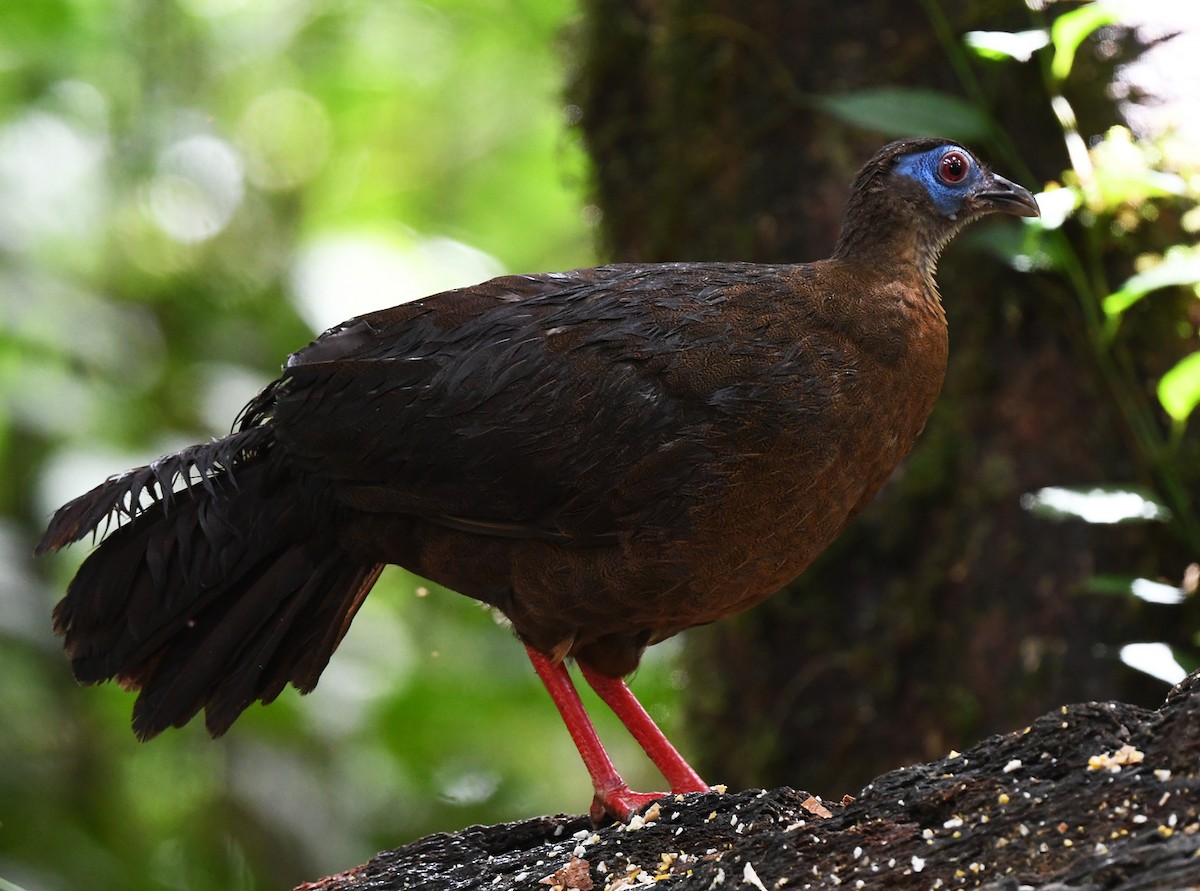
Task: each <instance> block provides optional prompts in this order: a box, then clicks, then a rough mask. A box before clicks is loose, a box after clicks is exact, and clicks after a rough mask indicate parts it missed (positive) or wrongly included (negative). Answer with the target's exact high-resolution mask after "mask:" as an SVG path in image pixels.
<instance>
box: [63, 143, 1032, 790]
mask: <svg viewBox="0 0 1200 891" xmlns="http://www.w3.org/2000/svg"><path fill="white" fill-rule="evenodd" d="M947 146H949V144H948V143H946V142H945V141H939V140H932V141H931V140H922V141H913V142H910V143H904V144H895V145H893V146H890V147H888V149H885V150H884V151H883V152H881V153H880V154H879V155H877V156H876V158H875V159H873V160H872V162H871V163H869V164H868V165H867V166H866V167H864V169H863V171H862V173H860V175H859V178H858V181H857V182H856V184H855V187H854V190H853V192H852V197H851V200H850V203H849V205H848V210H847V221H846V224H845V228H844V231H843V234H842V237H841V239H840V241H839V244H838V249H837V250H836V251H835V253H834V255H833V257H831V258H830V259H828V260H822V261H818V262H815V263H809V264H800V265H778V266H775V265H771V266H767V265H754V264H745V263H703V264H701V263H674V264H655V265H648V266H637V265H615V266H602V267H598V268H592V269H580V270H575V271H572V272H565V273H554V274H545V275H529V276H508V277H503V278H498V279H493V280H491V281H489V282H485V283H483V284H480V285H478V286H475V287H472V288H465V289H460V290H456V291H450V292H446V293H443V294H438V295H435V296H432V297H429V298H426V299H424V300H421V301H416V302H413V303H409V304H404V305H401V306H398V307H394V308H392V309H388V310H383V311H380V312H376V313H372V314H370V315H366V316H363V317H361V318H358V319H354V320H351V321H350V322H347V323H345V324H343V325H341V326H338V327H337V328H334V329H332V330H331V331H329V332H326V333H325V334H324V335H323V336H322V337H321V338H319V339H318V340H316V341H314V342H313V343H312V344H310V345H309V346H308V347H306V348H304V349H302V350H300V351H299V352H298V353H296V354H295V355H293V356H292V357H291V358H290V360H289V361H288V364H287V366H286V367H285V369H284V373H283V375H282V376H281V377H280V379H279V380H277V381H276V382H275V383H273V384H272V385H270V386H269V387H268V388H267V389H266V390H264V391H263V392H262V393H261V394H260V395H259V396H258V397H257V398H256V399H255V400H254V401H253V402H252V403H251V404H250V405H249V406H248V407H247V410H246V412H245V413H244V414H243V417H242V419H241V421H240V424H239V426H238V429H237V430H236V431H235V432H234V433H233V434H231V435H230V436H229V437H226V438H225V439H224V440H219V441H216V442H214V443H211V444H208V445H205V446H197V447H194V448H193V449H190V450H186V451H185V452H183V453H179V454H177V455H172V456H167V457H166V458H164V459H162V460H161V461H160V462H157V463H156V465H152V466H151V467H150V468H143V469H140V470H136V471H131V472H130V473H129V474H126V475H125V476H123V477H118V478H114V479H113V480H110V481H109V482H107V483H105V484H103V485H102V486H100V487H98V488H97V489H96V490H94V491H93V492H91V493H89V494H88V495H85V496H83V497H82V498H80V499H77V500H76V501H75V502H72V503H71V504H69V505H67V506H66V507H64V508H63V509H62V510H61V511H60V512H59V514H58V515H57V516H56V517H55V520H54V521H53V523H52V524H51V527H50V530H49V531H48V532H47V535H46V537H45V539H44V540H43V543H42V546H41V547H42V549H53V548H57V547H60V546H62V545H63V544H66V543H67V542H69V541H73V540H76V539H78V538H80V537H82V536H83V535H85V534H87V533H88V532H89V531H91V530H92V529H94V528H96V527H97V526H98V525H100V524H101V523H103V522H105V520H106V519H108V518H109V517H110V516H111V515H112V514H114V513H118V514H120V513H124V514H127V515H132V520H131V522H129V523H127V524H126V525H124V526H122V527H121V528H120V529H118V530H116V531H115V532H114V533H113V534H111V535H110V536H109V537H108V538H107V539H106V540H105V542H104V543H103V544H102V545H101V547H100V548H99V549H98V550H97V551H96V552H95V553H94V554H93V555H92V556H91V557H89V558H88V560H87V561H86V562H85V563H84V565H83V567H82V568H81V569H80V572H79V575H78V576H77V577H76V579H75V581H74V582H73V583H72V585H71V589H70V591H69V592H68V595H67V597H66V598H65V599H64V601H63V602H62V603H61V604H60V605H59V607H58V608H57V610H56V612H55V620H56V626H57V627H58V629H59V631H60V632H62V633H63V634H64V635H65V637H66V647H67V651H68V653H69V654H70V655H71V656H72V659H73V661H74V666H75V671H76V674H77V676H78V677H80V679H81V680H84V681H97V680H102V679H105V678H110V677H116V678H117V679H118V680H121V681H122V682H124V683H126V684H127V685H129V686H133V687H137V688H140V689H141V690H142V694H141V696H140V697H139V701H138V705H137V707H136V708H135V727H136V728H137V730H138V732H139V733H141V734H143V735H152V734H154V733H156V732H158V731H159V730H161V729H163V728H164V727H166V726H169V725H171V724H181V723H183V722H185V721H187V720H188V719H189V718H191V717H192V716H193V715H194V714H195V713H196V712H197V711H198V710H199V709H201V708H206V709H207V721H208V725H209V728H210V729H211V730H212V731H213V732H214V733H220V732H223V731H224V730H225V729H227V728H228V726H229V724H230V723H231V722H232V721H233V719H234V718H236V716H237V715H238V714H239V713H240V712H241V711H242V710H243V709H244V708H245V707H246V706H248V705H249V704H250V703H251V702H253V701H254V700H256V699H262V700H263V701H269V700H270V699H272V698H274V696H276V695H277V694H278V693H279V691H280V690H281V689H282V688H283V686H285V685H286V684H287V683H288V682H289V681H290V682H292V683H294V684H296V686H298V687H300V688H301V689H303V690H307V689H311V687H312V686H313V685H314V684H315V683H316V680H317V677H318V676H319V674H320V672H321V670H322V669H323V668H324V666H325V664H326V662H327V661H328V659H329V657H330V655H331V654H332V652H333V649H334V648H335V647H336V646H337V644H338V642H339V641H340V640H341V637H342V635H344V633H345V631H346V628H347V627H348V625H349V622H350V620H351V619H352V618H353V615H354V613H355V611H356V610H357V609H358V607H359V605H360V604H361V602H362V599H363V597H365V595H366V593H367V591H369V589H370V586H371V584H373V582H374V580H375V578H376V577H377V576H378V573H379V571H380V570H381V569H382V567H383V565H384V564H388V563H395V564H399V565H401V566H404V567H406V568H408V569H410V570H412V571H414V572H416V573H418V574H420V575H422V576H424V577H426V578H429V579H431V580H433V581H435V582H438V583H440V584H442V585H445V586H447V587H449V588H452V589H454V590H456V591H459V592H461V593H463V594H466V595H468V596H471V597H474V598H476V599H478V600H481V601H483V602H485V603H488V604H491V605H492V606H494V607H496V608H497V609H498V610H500V611H501V612H502V613H504V615H505V616H507V617H508V619H509V620H510V621H511V622H512V624H513V627H514V628H515V630H516V632H517V634H518V635H519V636H520V637H521V639H522V640H523V641H524V642H525V643H526V645H527V646H528V647H529V648H530V649H531V652H533V653H535V654H540V656H541V657H544V658H545V659H546V660H548V664H551V665H553V664H557V663H561V661H562V660H563V659H564V658H566V657H568V656H571V657H575V658H577V659H578V660H579V661H580V663H581V665H584V666H585V667H586V668H587V669H589V670H590V671H591V672H592V673H594V674H597V675H599V676H604V677H619V676H621V675H624V674H627V673H628V672H630V671H631V670H632V669H633V668H635V667H636V665H637V662H638V659H639V658H640V656H641V653H642V650H643V649H644V648H645V647H646V646H647V645H649V644H652V643H654V642H656V641H659V640H662V639H664V638H666V637H669V636H671V635H673V634H676V633H678V632H679V631H682V630H684V629H686V628H689V627H692V626H694V625H697V624H702V623H706V622H711V621H714V620H717V619H720V618H721V617H723V616H726V615H729V614H731V613H735V612H739V611H741V610H743V609H745V608H747V607H749V606H752V605H753V604H755V603H757V602H759V601H761V600H762V599H763V598H765V597H767V596H769V595H770V594H772V593H773V592H775V591H776V590H778V589H779V588H780V587H781V586H782V585H783V584H785V583H786V582H787V581H789V580H790V579H791V578H793V577H794V576H796V575H797V574H798V573H799V572H800V571H802V570H803V569H804V567H805V566H807V565H808V564H809V563H810V562H811V561H812V560H813V559H814V558H815V557H816V555H817V554H819V553H820V552H821V550H823V549H824V548H825V547H826V546H827V545H828V544H829V543H830V542H831V541H832V540H833V539H834V538H835V537H836V536H837V534H838V533H839V532H840V531H841V529H842V528H843V527H844V526H845V524H846V523H847V522H848V521H849V519H850V518H851V517H853V516H854V515H855V514H856V513H857V512H858V511H859V510H861V509H862V508H863V507H864V506H865V505H866V504H867V503H868V502H869V501H870V499H871V498H872V497H873V496H874V494H875V493H876V491H877V490H878V489H879V487H880V486H881V485H882V484H883V482H884V481H885V480H886V479H887V477H888V475H889V474H890V473H891V471H892V470H893V469H894V467H895V466H896V465H897V464H898V463H899V462H900V460H901V459H902V458H903V457H904V455H905V454H907V452H908V451H909V449H910V448H911V446H912V444H913V442H914V441H915V439H916V437H917V435H918V434H919V433H920V431H921V428H922V427H923V426H924V424H925V420H926V418H927V417H928V415H929V412H930V410H931V409H932V406H933V403H934V400H935V399H936V396H937V393H938V390H939V389H940V387H941V382H942V377H943V374H944V371H945V366H946V353H947V335H946V322H945V315H944V313H943V311H942V307H941V303H940V300H939V297H938V294H937V290H936V286H935V284H934V268H935V264H936V260H937V256H938V253H939V252H940V250H941V248H942V246H943V245H944V244H945V243H946V241H948V239H949V237H950V236H951V235H952V234H953V232H954V231H955V230H956V229H957V228H958V226H959V225H961V223H962V222H965V221H966V220H968V219H970V218H971V217H972V216H973V215H977V214H978V212H986V210H988V209H1005V210H1008V211H1009V212H1013V213H1022V214H1024V215H1028V212H1029V207H1030V206H1031V203H1032V199H1031V198H1028V197H1027V196H1028V193H1024V192H1023V190H1019V187H1012V184H1010V183H1007V181H1004V180H1002V179H1000V178H999V177H993V176H992V175H991V174H990V173H986V171H983V170H982V169H979V170H977V171H975V173H977V174H978V175H979V176H983V175H985V174H986V176H987V178H988V179H987V183H988V184H989V185H988V188H990V189H991V192H990V193H989V194H990V195H991V197H992V198H993V199H994V201H995V203H997V205H998V206H996V207H988V208H986V209H984V210H983V211H975V212H967V210H964V209H963V208H962V207H959V208H958V211H957V213H954V212H953V211H952V212H951V213H950V214H946V213H944V212H943V211H942V209H941V208H940V207H939V206H937V201H936V200H935V201H934V205H935V206H934V207H933V208H927V207H926V206H925V204H928V203H929V198H928V197H926V196H927V192H928V191H929V189H928V187H927V185H926V184H923V183H922V182H921V181H920V180H919V179H914V178H913V177H911V176H909V175H906V174H900V173H897V172H896V171H895V170H894V167H895V166H896V165H897V163H901V164H902V163H906V161H905V159H909V158H912V157H914V156H916V157H922V156H923V154H922V153H924V154H932V153H937V152H942V153H945V152H946V151H948V149H947ZM954 150H955V151H957V152H960V153H963V152H964V151H965V150H962V149H957V147H954ZM938 157H939V158H940V155H939V156H938ZM968 157H969V156H968ZM897 159H899V162H898V161H897ZM937 160H938V159H937V158H935V159H934V162H935V163H936V162H937ZM996 183H999V184H1000V185H996ZM1011 189H1018V191H1019V193H1022V194H1018V192H1013V191H1011ZM986 191H987V190H986V189H983V188H982V187H979V188H976V189H975V192H977V193H982V192H986ZM997 196H999V197H997ZM1014 196H1015V197H1014ZM935 199H936V196H935ZM1005 203H1007V205H1009V206H1004V205H1005ZM914 208H916V210H914ZM1014 208H1015V209H1014ZM1033 212H1036V210H1035V211H1033ZM182 481H186V482H187V484H186V485H184V486H183V487H182V490H181V491H178V492H175V493H174V494H165V495H164V494H163V493H164V490H165V491H166V492H170V490H171V489H173V488H180V484H181V482H182ZM148 486H149V487H151V488H153V486H157V487H158V491H157V494H156V495H155V496H154V498H153V503H152V504H151V505H150V506H148V507H147V506H144V505H143V506H140V507H139V506H137V496H138V494H139V493H140V492H141V491H143V490H144V489H146V488H147V487H148ZM535 664H538V658H535ZM542 670H543V669H542V668H539V671H542ZM543 677H545V674H543ZM549 685H550V681H548V686H549ZM554 692H555V691H554V690H553V689H552V693H554ZM556 702H559V704H560V708H562V703H561V702H560V701H559V698H558V696H556ZM564 714H565V712H564ZM568 723H569V724H570V719H568ZM573 732H574V731H573ZM582 748H583V746H582V745H581V749H582ZM586 757H587V755H586V753H585V760H586ZM692 777H694V774H692ZM695 780H696V781H697V782H698V778H695ZM673 785H675V783H674V781H673ZM683 785H688V783H687V782H684V783H683ZM691 785H695V783H694V782H693V783H691ZM599 787H600V784H599V783H597V794H598V796H599V794H600V788H599ZM610 809H611V808H610Z"/></svg>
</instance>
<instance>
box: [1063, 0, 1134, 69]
mask: <svg viewBox="0 0 1200 891" xmlns="http://www.w3.org/2000/svg"><path fill="white" fill-rule="evenodd" d="M1119 18H1120V16H1119V15H1118V14H1117V10H1116V9H1115V8H1114V7H1113V6H1110V5H1109V4H1107V3H1089V4H1088V5H1087V6H1081V7H1079V9H1073V10H1071V11H1070V12H1068V13H1064V14H1063V15H1060V16H1059V17H1058V18H1057V19H1055V20H1054V24H1053V25H1052V26H1051V28H1050V40H1051V42H1052V43H1053V44H1054V61H1053V62H1051V63H1050V73H1051V74H1053V75H1054V77H1055V78H1057V79H1058V80H1066V77H1067V75H1068V74H1070V73H1071V67H1072V66H1073V65H1074V64H1075V53H1076V51H1077V50H1078V49H1079V45H1080V44H1081V43H1083V42H1084V41H1085V40H1087V38H1088V35H1090V34H1091V33H1092V32H1093V31H1095V30H1096V29H1097V28H1102V27H1104V26H1105V25H1111V24H1112V23H1113V22H1115V21H1118V20H1119Z"/></svg>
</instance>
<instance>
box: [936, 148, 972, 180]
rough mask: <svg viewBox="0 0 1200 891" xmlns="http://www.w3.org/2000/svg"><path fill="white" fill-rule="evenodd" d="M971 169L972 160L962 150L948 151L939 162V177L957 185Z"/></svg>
mask: <svg viewBox="0 0 1200 891" xmlns="http://www.w3.org/2000/svg"><path fill="white" fill-rule="evenodd" d="M970 170H971V162H970V161H969V160H968V159H967V156H966V155H964V154H963V153H962V152H946V154H944V155H942V160H941V161H939V162H938V177H939V178H940V179H941V180H942V182H944V183H945V184H946V185H948V186H957V185H958V184H959V183H961V182H962V181H963V180H965V179H966V178H967V174H968V173H969V172H970Z"/></svg>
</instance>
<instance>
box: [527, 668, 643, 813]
mask: <svg viewBox="0 0 1200 891" xmlns="http://www.w3.org/2000/svg"><path fill="white" fill-rule="evenodd" d="M525 649H526V651H527V652H528V653H529V659H530V661H531V662H532V663H533V668H534V670H535V671H536V672H537V673H538V677H540V678H541V679H542V683H543V684H545V685H546V690H547V691H548V692H549V693H550V698H551V699H553V700H554V704H555V705H556V706H557V707H558V712H559V714H561V715H562V719H563V723H565V724H566V725H567V732H569V733H570V734H571V739H572V740H574V742H575V748H577V749H578V750H579V755H580V757H581V758H583V763H584V766H586V767H587V771H588V773H589V774H590V775H591V777H592V788H594V789H595V790H596V797H595V798H594V799H593V801H592V809H591V815H592V822H594V823H599V822H600V821H601V820H602V819H603V817H604V815H605V814H610V815H612V816H613V817H616V818H617V819H618V820H620V821H622V822H627V821H629V820H630V819H631V818H632V817H633V815H634V814H636V813H638V812H639V811H641V810H642V808H644V807H645V806H646V805H648V804H649V803H650V802H652V801H656V800H657V799H659V798H662V797H663V793H661V792H632V791H630V789H629V785H628V784H627V783H626V782H625V781H624V780H623V779H621V775H620V774H619V773H617V768H616V767H615V766H614V765H613V763H612V759H611V758H609V757H608V752H606V751H604V746H603V744H602V743H601V742H600V737H599V736H597V735H596V728H594V727H593V726H592V722H591V719H590V718H588V714H587V711H586V710H585V709H584V707H583V701H582V700H580V698H579V693H578V692H577V691H576V690H575V685H574V684H572V683H571V676H570V675H569V674H567V667H566V666H565V665H563V664H562V663H561V662H559V663H555V662H552V661H550V660H549V659H548V658H546V656H544V655H542V654H541V653H539V652H538V651H537V650H535V649H533V648H532V647H529V646H527V647H525ZM647 720H649V719H648V718H647Z"/></svg>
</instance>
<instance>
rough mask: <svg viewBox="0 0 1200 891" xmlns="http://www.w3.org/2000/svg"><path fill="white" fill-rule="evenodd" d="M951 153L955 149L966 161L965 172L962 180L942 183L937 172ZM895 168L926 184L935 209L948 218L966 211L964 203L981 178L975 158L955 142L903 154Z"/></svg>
mask: <svg viewBox="0 0 1200 891" xmlns="http://www.w3.org/2000/svg"><path fill="white" fill-rule="evenodd" d="M950 152H958V153H959V154H960V155H962V156H963V157H964V158H965V159H966V160H967V165H968V167H967V175H966V176H965V177H964V178H963V180H962V182H958V183H954V184H953V185H948V184H947V183H944V182H942V178H941V177H940V176H939V175H938V167H939V165H940V164H941V161H942V158H944V157H945V156H946V155H948V154H949V153H950ZM894 169H895V171H896V172H897V173H900V174H902V175H904V176H907V177H909V178H910V179H915V180H916V181H917V182H919V183H920V184H921V185H923V186H924V187H925V191H926V192H928V193H929V197H930V198H931V199H933V206H934V207H936V208H937V209H938V212H939V213H941V214H942V215H943V216H946V217H948V218H950V219H952V220H953V219H955V218H956V217H957V216H958V215H959V214H961V213H962V212H963V211H964V210H965V206H964V202H965V201H966V198H967V196H968V195H970V194H971V190H972V189H973V188H974V186H975V185H976V183H978V182H979V180H980V179H981V178H982V177H983V174H982V173H981V172H980V170H979V165H978V164H977V163H975V158H974V156H972V154H971V153H970V152H968V151H967V150H966V149H965V148H960V147H959V146H957V145H943V146H939V147H938V148H935V149H930V150H929V151H927V152H917V153H916V154H912V155H903V156H902V157H900V158H897V159H896V166H895V168H894Z"/></svg>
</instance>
